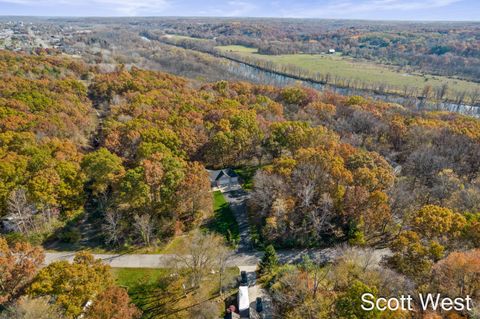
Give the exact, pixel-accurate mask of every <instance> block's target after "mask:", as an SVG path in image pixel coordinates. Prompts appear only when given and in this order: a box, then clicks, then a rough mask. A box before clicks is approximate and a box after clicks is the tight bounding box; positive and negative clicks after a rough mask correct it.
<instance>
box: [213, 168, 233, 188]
mask: <svg viewBox="0 0 480 319" xmlns="http://www.w3.org/2000/svg"><path fill="white" fill-rule="evenodd" d="M207 171H208V175H209V177H210V185H211V187H212V188H213V189H214V190H218V189H219V190H232V189H236V188H238V187H239V186H240V185H239V183H238V175H237V173H235V171H234V170H233V169H231V168H225V169H220V170H207Z"/></svg>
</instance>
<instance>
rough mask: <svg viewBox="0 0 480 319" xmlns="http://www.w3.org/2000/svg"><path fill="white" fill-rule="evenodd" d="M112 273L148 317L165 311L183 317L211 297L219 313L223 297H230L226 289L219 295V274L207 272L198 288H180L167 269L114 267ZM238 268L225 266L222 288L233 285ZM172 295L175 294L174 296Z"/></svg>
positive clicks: (228, 287) (227, 288)
mask: <svg viewBox="0 0 480 319" xmlns="http://www.w3.org/2000/svg"><path fill="white" fill-rule="evenodd" d="M112 273H113V276H114V278H115V280H116V282H117V284H118V285H119V286H122V287H124V288H126V289H127V291H128V294H129V295H130V298H131V299H132V302H133V303H134V304H136V305H137V306H138V307H139V308H140V309H142V310H143V311H144V312H145V313H147V312H148V314H149V316H148V317H146V318H150V317H151V315H152V314H155V313H156V312H159V313H162V314H166V313H171V315H170V316H168V315H167V316H164V317H165V318H185V317H186V316H188V309H190V308H191V307H195V306H201V305H202V304H203V303H204V302H206V301H211V302H212V303H213V305H214V307H215V308H216V311H218V317H220V314H221V313H222V311H223V310H224V304H223V299H224V298H227V297H229V293H226V294H225V295H224V296H223V297H219V295H218V291H219V280H218V274H209V275H208V276H207V277H206V278H205V279H204V280H203V281H202V285H201V288H200V289H197V291H194V290H191V289H188V288H182V287H184V286H182V282H184V281H185V280H186V279H179V278H178V277H176V276H174V275H172V274H173V273H172V271H171V270H170V269H145V268H141V269H140V268H113V269H112ZM238 274H239V270H238V268H236V267H232V268H227V270H226V274H225V280H224V288H225V289H226V290H225V291H229V289H230V288H234V287H236V283H237V278H238ZM172 296H177V298H175V297H173V298H172Z"/></svg>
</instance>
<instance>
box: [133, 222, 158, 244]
mask: <svg viewBox="0 0 480 319" xmlns="http://www.w3.org/2000/svg"><path fill="white" fill-rule="evenodd" d="M133 219H134V223H133V227H134V228H135V230H136V231H137V233H138V234H139V235H140V237H142V240H143V243H144V244H145V246H150V243H151V238H152V234H153V225H152V218H151V217H150V215H148V214H143V215H141V216H140V215H135V216H134V217H133Z"/></svg>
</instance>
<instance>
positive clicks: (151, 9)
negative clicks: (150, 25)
mask: <svg viewBox="0 0 480 319" xmlns="http://www.w3.org/2000/svg"><path fill="white" fill-rule="evenodd" d="M0 2H3V3H10V4H16V5H24V6H27V5H28V6H69V7H86V8H91V9H92V11H93V12H95V9H96V8H98V9H102V10H101V11H103V10H104V9H108V10H111V15H125V16H136V15H155V14H161V13H162V12H164V11H165V10H166V9H168V8H169V6H170V2H171V0H1V1H0Z"/></svg>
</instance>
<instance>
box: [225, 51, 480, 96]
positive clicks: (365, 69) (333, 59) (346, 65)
mask: <svg viewBox="0 0 480 319" xmlns="http://www.w3.org/2000/svg"><path fill="white" fill-rule="evenodd" d="M216 48H217V49H219V50H221V51H224V52H235V53H238V54H240V55H245V56H251V57H255V58H257V59H263V60H267V61H270V62H274V63H277V64H280V65H293V66H296V67H299V68H302V69H305V70H308V72H310V73H317V72H318V73H321V74H330V75H331V76H332V77H335V76H338V77H341V78H346V79H352V80H357V81H361V82H367V83H380V82H381V83H384V84H387V85H388V86H391V87H392V88H394V91H396V92H397V93H401V92H402V91H403V88H404V87H405V86H408V87H415V88H417V89H418V90H419V91H421V90H423V88H424V87H425V86H426V85H431V86H432V87H441V86H442V85H443V84H448V87H449V91H450V93H449V97H450V98H451V99H454V98H455V96H454V92H458V91H474V90H475V89H479V88H480V85H479V84H478V83H475V82H470V81H465V80H460V79H455V78H449V77H445V76H435V75H428V74H425V75H423V74H418V73H406V72H405V71H402V70H400V71H399V70H398V67H395V66H388V65H381V64H378V63H375V62H370V61H364V60H360V59H355V58H351V57H346V56H341V55H340V54H333V55H330V54H284V55H265V54H258V53H257V50H256V49H254V48H249V47H245V46H239V45H229V46H218V47H216Z"/></svg>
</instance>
